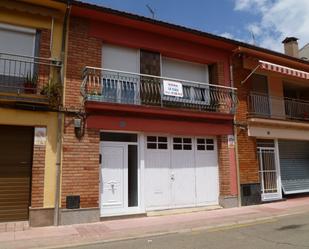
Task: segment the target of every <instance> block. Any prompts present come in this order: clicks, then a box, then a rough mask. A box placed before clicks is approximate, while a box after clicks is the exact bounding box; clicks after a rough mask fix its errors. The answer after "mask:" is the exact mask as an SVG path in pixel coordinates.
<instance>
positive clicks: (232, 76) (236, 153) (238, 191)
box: [230, 56, 241, 207]
mask: <svg viewBox="0 0 309 249" xmlns="http://www.w3.org/2000/svg"><path fill="white" fill-rule="evenodd" d="M232 57H233V56H230V77H231V86H232V87H234V74H233V59H232ZM236 113H237V107H236V110H235V115H234V125H233V126H234V139H235V159H236V176H237V193H238V198H237V201H238V206H239V207H240V206H241V193H240V170H239V156H238V138H237V126H236V125H235V124H236V122H237V121H236Z"/></svg>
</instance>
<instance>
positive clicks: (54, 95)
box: [41, 79, 62, 108]
mask: <svg viewBox="0 0 309 249" xmlns="http://www.w3.org/2000/svg"><path fill="white" fill-rule="evenodd" d="M61 93H62V85H61V83H60V82H59V81H57V80H55V79H50V80H49V82H48V84H46V85H45V86H44V87H43V89H42V90H41V94H42V95H45V96H47V97H48V99H49V104H50V106H51V107H53V108H57V107H58V106H59V105H60V103H61Z"/></svg>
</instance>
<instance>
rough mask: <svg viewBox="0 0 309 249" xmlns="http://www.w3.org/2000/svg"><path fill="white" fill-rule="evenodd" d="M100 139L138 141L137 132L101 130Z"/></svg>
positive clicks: (107, 140)
mask: <svg viewBox="0 0 309 249" xmlns="http://www.w3.org/2000/svg"><path fill="white" fill-rule="evenodd" d="M100 140H101V141H106V142H133V143H137V134H133V133H116V132H101V134H100Z"/></svg>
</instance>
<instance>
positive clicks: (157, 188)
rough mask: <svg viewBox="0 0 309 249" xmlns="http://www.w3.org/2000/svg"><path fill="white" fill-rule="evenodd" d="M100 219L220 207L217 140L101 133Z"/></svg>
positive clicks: (212, 138)
mask: <svg viewBox="0 0 309 249" xmlns="http://www.w3.org/2000/svg"><path fill="white" fill-rule="evenodd" d="M100 152H101V156H100V157H101V160H100V161H101V177H100V178H101V183H100V211H101V216H109V215H121V214H132V213H138V212H145V211H150V210H159V209H168V208H181V207H196V206H203V205H215V204H218V199H219V176H218V153H217V142H216V138H215V137H193V136H192V137H190V136H176V135H164V134H136V133H116V132H102V133H101V143H100Z"/></svg>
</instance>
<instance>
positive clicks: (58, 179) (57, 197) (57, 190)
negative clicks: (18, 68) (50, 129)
mask: <svg viewBox="0 0 309 249" xmlns="http://www.w3.org/2000/svg"><path fill="white" fill-rule="evenodd" d="M70 12H71V3H70V1H68V2H67V8H66V11H65V15H64V20H63V30H62V44H61V61H62V67H61V86H62V96H61V102H62V103H61V106H63V92H64V91H63V90H64V89H63V88H64V79H65V71H64V70H65V68H64V62H65V51H66V39H67V25H68V18H69V16H70ZM57 116H58V132H57V150H56V155H57V158H56V187H55V209H54V225H55V226H58V225H59V201H60V191H61V189H60V186H61V158H62V153H61V152H62V126H63V120H64V118H63V113H62V112H60V111H59V112H58V115H57Z"/></svg>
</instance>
